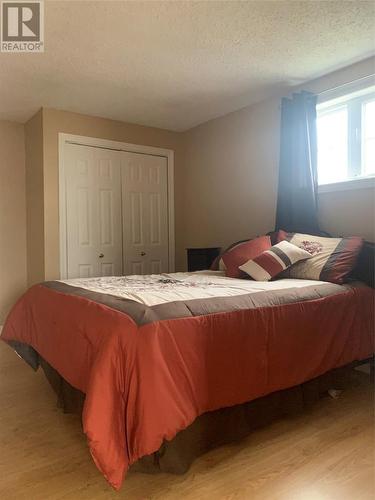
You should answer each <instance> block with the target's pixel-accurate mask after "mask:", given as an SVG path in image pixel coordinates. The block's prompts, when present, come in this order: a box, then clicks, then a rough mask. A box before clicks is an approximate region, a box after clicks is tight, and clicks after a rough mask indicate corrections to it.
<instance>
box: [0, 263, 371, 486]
mask: <svg viewBox="0 0 375 500" xmlns="http://www.w3.org/2000/svg"><path fill="white" fill-rule="evenodd" d="M373 299H374V292H373V290H372V289H370V288H369V287H367V286H365V285H362V284H360V283H354V284H350V285H342V286H341V285H335V284H331V283H325V282H319V281H305V280H289V279H288V280H277V281H273V282H267V283H264V282H253V281H250V280H238V279H233V278H226V277H225V276H223V275H222V273H220V272H210V271H206V272H198V273H173V274H163V275H152V276H127V277H108V278H88V279H77V280H69V281H53V282H46V283H42V284H40V285H36V286H34V287H32V288H31V289H30V290H28V292H26V294H25V295H24V296H23V297H22V298H21V299H20V301H19V302H18V303H17V304H16V305H15V307H14V308H13V310H12V311H11V313H10V315H9V317H8V319H7V321H6V323H5V325H4V329H3V334H2V338H3V340H5V341H7V342H9V343H12V345H13V346H15V347H16V348H17V345H18V346H23V348H25V346H26V349H29V353H28V354H29V355H31V354H32V352H34V351H35V352H36V353H38V354H39V355H40V356H41V357H43V359H45V360H46V361H47V362H48V363H49V364H50V365H51V366H52V367H53V368H54V369H55V370H56V371H57V372H58V373H59V374H60V375H61V376H62V377H63V378H64V379H65V380H66V381H67V382H69V384H71V385H72V386H73V387H75V388H76V389H79V390H80V391H81V392H83V393H85V395H86V397H85V405H84V410H83V416H82V418H83V428H84V432H85V433H86V435H87V438H88V443H89V447H90V451H91V454H92V456H93V459H94V461H95V463H96V465H97V466H98V468H99V469H100V470H101V472H102V473H103V474H104V476H105V477H106V478H107V480H108V481H109V482H110V484H112V486H113V487H114V488H116V489H118V488H120V486H121V483H122V480H123V478H124V476H125V474H126V471H127V469H128V468H129V466H130V465H131V464H133V463H134V462H136V461H137V460H138V459H139V458H141V457H143V456H145V455H150V454H152V453H154V452H155V451H156V450H158V449H159V448H160V446H161V444H162V443H163V442H164V441H165V440H171V439H173V438H174V436H175V435H176V434H177V433H178V432H179V431H181V430H182V429H185V428H187V427H188V426H189V425H190V424H191V423H192V422H193V421H194V420H195V419H196V418H197V417H198V416H199V415H202V414H203V413H205V412H208V411H214V410H217V409H220V408H225V407H230V406H234V405H238V404H241V403H244V402H247V401H252V400H254V399H257V398H260V397H262V396H265V395H267V394H271V393H273V392H275V391H279V390H282V389H286V388H288V387H293V386H296V385H298V384H301V383H303V382H305V381H307V380H311V379H312V378H314V377H317V376H319V375H321V374H323V373H326V372H327V371H329V370H331V369H333V368H336V367H339V366H344V365H346V364H348V363H351V362H352V361H355V360H361V359H366V358H368V357H369V356H371V355H372V354H373V352H374V347H373V320H374V317H373V314H374V312H373ZM25 356H26V357H27V353H25Z"/></svg>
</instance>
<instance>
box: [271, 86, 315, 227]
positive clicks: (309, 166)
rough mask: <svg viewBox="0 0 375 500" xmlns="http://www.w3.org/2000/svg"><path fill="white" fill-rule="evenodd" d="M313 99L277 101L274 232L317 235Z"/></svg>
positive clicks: (306, 96)
mask: <svg viewBox="0 0 375 500" xmlns="http://www.w3.org/2000/svg"><path fill="white" fill-rule="evenodd" d="M316 99H317V98H316V96H315V95H313V94H311V93H309V92H300V93H298V94H293V96H292V97H291V98H283V99H282V101H281V136H280V163H279V190H278V199H277V212H276V230H278V229H284V230H285V231H288V232H299V233H301V232H302V233H309V234H319V233H320V231H319V224H318V213H317V211H318V206H317V188H318V176H317V138H316Z"/></svg>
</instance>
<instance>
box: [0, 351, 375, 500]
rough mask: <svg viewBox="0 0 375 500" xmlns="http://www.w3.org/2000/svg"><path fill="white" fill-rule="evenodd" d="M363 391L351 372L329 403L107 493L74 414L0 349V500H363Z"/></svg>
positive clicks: (367, 479)
mask: <svg viewBox="0 0 375 500" xmlns="http://www.w3.org/2000/svg"><path fill="white" fill-rule="evenodd" d="M373 389H374V388H373V384H372V383H371V380H370V377H369V376H368V375H366V374H364V373H359V372H357V371H356V372H353V380H352V383H351V386H350V388H348V389H347V390H346V391H345V392H344V393H343V394H342V396H341V397H340V398H339V399H338V400H333V399H331V398H328V397H327V398H326V399H323V400H321V401H319V402H318V403H316V404H315V405H314V406H313V407H312V409H311V410H310V411H308V412H306V413H304V414H303V415H299V416H296V417H293V418H287V419H284V420H280V421H278V422H275V423H274V424H272V425H271V426H268V427H267V428H265V429H262V430H259V431H257V432H254V433H253V434H251V435H250V436H249V437H248V438H247V439H245V440H244V441H242V442H240V443H237V444H234V445H231V446H225V447H222V448H219V449H217V450H214V451H212V452H210V453H208V454H206V455H204V456H202V457H201V458H200V459H198V460H196V461H195V463H194V464H193V466H192V467H191V469H190V471H189V472H188V473H187V474H185V475H183V476H173V475H168V474H158V475H146V474H139V473H130V474H129V475H128V477H127V478H126V480H125V482H124V485H123V487H122V489H121V491H120V492H118V493H116V492H114V491H113V490H112V489H111V488H110V487H109V486H108V485H107V483H106V481H105V480H104V478H103V477H102V476H101V474H100V473H99V472H98V471H97V469H96V467H95V466H94V464H93V462H92V460H91V457H90V455H89V452H88V449H87V446H86V441H85V437H84V436H83V434H82V432H81V427H80V422H79V419H78V417H77V416H75V415H64V414H63V413H62V412H61V410H59V409H58V408H56V398H55V395H54V393H53V392H52V389H51V388H50V387H49V385H48V382H47V381H46V380H45V378H44V375H43V373H42V372H38V373H34V372H33V371H32V370H31V369H30V368H29V367H28V366H27V365H26V364H25V363H24V362H23V361H22V360H20V359H19V358H18V357H17V356H16V355H15V354H14V353H13V352H12V351H11V349H10V348H9V347H8V346H6V345H5V344H4V343H3V342H0V499H4V500H5V499H6V500H8V499H9V500H10V499H17V500H21V499H27V500H49V499H53V500H55V499H64V500H68V499H69V500H81V499H82V500H83V499H85V500H88V499H90V500H92V499H95V500H96V499H98V500H99V499H100V500H102V499H103V500H104V499H127V500H134V499H137V500H138V499H155V500H156V499H163V500H172V499H173V500H174V499H176V500H179V499H182V498H183V499H184V500H185V499H186V500H190V499H194V500H195V499H199V500H200V499H202V500H207V499H210V500H211V499H213V500H220V499H228V500H229V499H230V500H234V499H249V500H372V499H374V498H375V485H374V462H375V460H374V406H373V404H374V401H373Z"/></svg>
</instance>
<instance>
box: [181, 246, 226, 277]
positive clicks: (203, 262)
mask: <svg viewBox="0 0 375 500" xmlns="http://www.w3.org/2000/svg"><path fill="white" fill-rule="evenodd" d="M186 251H187V260H188V271H189V272H192V271H203V270H204V269H210V266H211V264H212V262H213V261H214V260H215V259H216V257H217V256H218V255H219V253H220V247H212V248H187V249H186Z"/></svg>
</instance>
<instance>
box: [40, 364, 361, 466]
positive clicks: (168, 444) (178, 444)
mask: <svg viewBox="0 0 375 500" xmlns="http://www.w3.org/2000/svg"><path fill="white" fill-rule="evenodd" d="M362 363H363V362H362ZM40 364H41V366H42V368H43V370H44V373H45V375H46V377H47V379H48V381H49V383H50V384H51V386H52V388H53V389H54V391H55V392H56V394H57V398H58V402H57V404H58V406H59V407H61V408H62V410H63V411H64V412H65V413H76V414H79V415H81V414H82V410H83V405H84V400H85V395H84V394H83V393H82V392H80V391H79V390H77V389H75V388H74V387H72V386H71V385H70V384H69V383H68V382H66V381H65V380H64V379H63V378H62V377H61V376H60V375H59V374H58V373H57V371H56V370H55V369H54V368H52V366H51V365H49V364H48V363H47V362H46V361H44V360H43V359H42V358H40ZM357 364H358V363H357ZM353 368H354V364H351V365H348V366H345V367H342V368H337V369H335V370H331V371H330V372H328V373H326V374H324V375H321V376H320V377H317V378H315V379H313V380H310V381H308V382H305V383H303V384H301V385H299V386H296V387H292V388H290V389H285V390H282V391H278V392H275V393H272V394H270V395H268V396H265V397H262V398H259V399H256V400H254V401H250V402H248V403H244V404H241V405H236V406H232V407H229V408H223V409H220V410H216V411H212V412H208V413H205V414H203V415H201V416H200V417H198V418H197V419H196V420H195V421H194V422H193V423H192V424H191V425H190V426H189V427H187V428H186V429H184V430H182V431H180V432H179V433H178V434H177V435H176V437H175V438H174V439H173V440H172V441H165V442H164V443H163V445H162V446H161V447H160V449H159V450H158V451H156V452H155V453H153V454H152V455H148V456H145V457H143V458H141V459H140V460H138V461H137V462H136V463H134V464H133V465H132V466H131V467H130V470H132V471H138V472H145V473H157V472H168V473H172V474H183V473H185V472H186V471H187V470H188V469H189V467H190V465H191V464H192V462H193V461H194V460H195V458H197V457H198V456H200V455H202V454H203V453H205V452H207V451H209V450H211V449H213V448H216V447H218V446H221V445H224V444H228V443H232V442H235V441H238V440H241V439H243V438H244V437H246V436H247V435H249V434H250V433H251V432H252V431H253V430H255V429H257V428H259V427H263V426H265V425H267V424H269V423H271V422H272V421H274V420H275V419H278V418H281V417H284V416H287V415H293V414H296V413H299V412H302V411H303V410H304V409H305V408H306V407H308V406H309V405H311V404H312V403H314V402H315V401H317V400H318V399H319V398H321V397H322V396H324V395H326V394H327V391H328V390H329V389H332V388H334V389H343V388H344V387H345V385H346V383H347V381H348V379H349V377H350V372H351V370H352V369H353Z"/></svg>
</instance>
